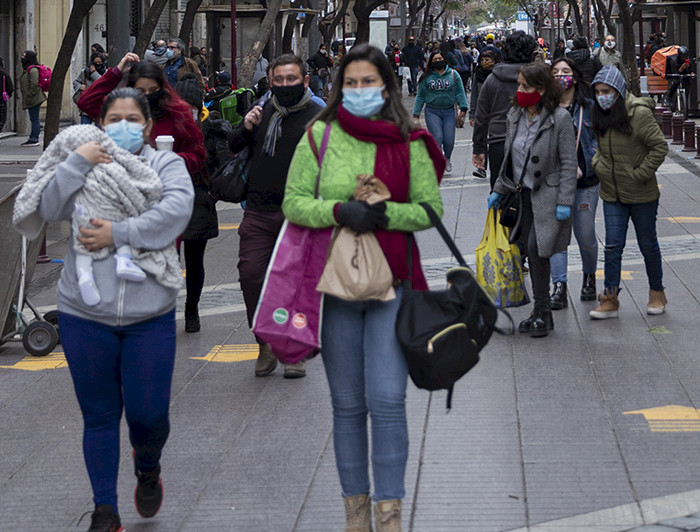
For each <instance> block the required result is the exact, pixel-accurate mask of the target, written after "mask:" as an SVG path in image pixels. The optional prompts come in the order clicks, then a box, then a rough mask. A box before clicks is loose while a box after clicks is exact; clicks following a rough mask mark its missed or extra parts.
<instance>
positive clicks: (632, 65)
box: [617, 0, 641, 96]
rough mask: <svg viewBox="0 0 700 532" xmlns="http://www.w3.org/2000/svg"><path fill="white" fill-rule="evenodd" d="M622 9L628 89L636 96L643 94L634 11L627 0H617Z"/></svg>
mask: <svg viewBox="0 0 700 532" xmlns="http://www.w3.org/2000/svg"><path fill="white" fill-rule="evenodd" d="M617 5H618V8H619V9H620V21H621V22H622V33H623V36H624V40H623V47H622V60H623V61H624V63H625V66H627V70H628V71H629V77H630V80H629V86H628V87H627V89H628V90H629V91H630V92H631V93H632V94H634V95H635V96H641V88H640V86H639V70H637V55H636V52H635V46H634V23H633V22H632V13H631V12H630V7H629V5H628V4H627V0H617Z"/></svg>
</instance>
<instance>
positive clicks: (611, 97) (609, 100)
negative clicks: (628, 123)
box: [595, 93, 615, 111]
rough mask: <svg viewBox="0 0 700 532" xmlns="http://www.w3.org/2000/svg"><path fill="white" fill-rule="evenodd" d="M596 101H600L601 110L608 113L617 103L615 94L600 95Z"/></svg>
mask: <svg viewBox="0 0 700 532" xmlns="http://www.w3.org/2000/svg"><path fill="white" fill-rule="evenodd" d="M595 99H596V100H598V105H600V108H601V109H603V110H604V111H607V110H608V109H610V108H611V107H612V106H613V104H614V103H615V93H611V94H599V95H597V96H596V97H595Z"/></svg>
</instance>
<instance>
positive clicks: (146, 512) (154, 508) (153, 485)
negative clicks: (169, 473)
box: [132, 451, 163, 518]
mask: <svg viewBox="0 0 700 532" xmlns="http://www.w3.org/2000/svg"><path fill="white" fill-rule="evenodd" d="M132 456H133V459H134V474H135V475H136V478H137V483H136V489H135V490H134V504H135V505H136V511H137V512H138V514H139V515H140V516H141V517H143V518H148V517H153V516H154V515H156V514H157V513H158V510H160V505H161V504H162V503H163V481H162V480H161V478H160V464H158V466H157V467H156V468H155V469H154V470H153V471H146V472H141V471H139V468H138V466H137V465H136V451H134V452H133V454H132Z"/></svg>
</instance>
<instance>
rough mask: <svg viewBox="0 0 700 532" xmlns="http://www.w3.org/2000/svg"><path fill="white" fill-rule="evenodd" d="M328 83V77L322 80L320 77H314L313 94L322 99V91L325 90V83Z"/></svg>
mask: <svg viewBox="0 0 700 532" xmlns="http://www.w3.org/2000/svg"><path fill="white" fill-rule="evenodd" d="M327 82H328V77H327V76H326V77H324V78H322V77H321V76H316V75H314V94H315V95H316V96H318V97H319V98H322V97H323V90H324V89H325V88H326V83H327Z"/></svg>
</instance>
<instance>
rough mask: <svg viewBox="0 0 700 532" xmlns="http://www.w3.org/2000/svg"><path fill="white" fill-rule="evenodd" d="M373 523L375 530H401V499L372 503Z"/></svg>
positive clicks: (401, 531) (381, 531)
mask: <svg viewBox="0 0 700 532" xmlns="http://www.w3.org/2000/svg"><path fill="white" fill-rule="evenodd" d="M374 524H375V525H376V527H377V532H403V528H402V527H401V499H393V500H391V501H379V502H378V503H377V504H375V505H374Z"/></svg>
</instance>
